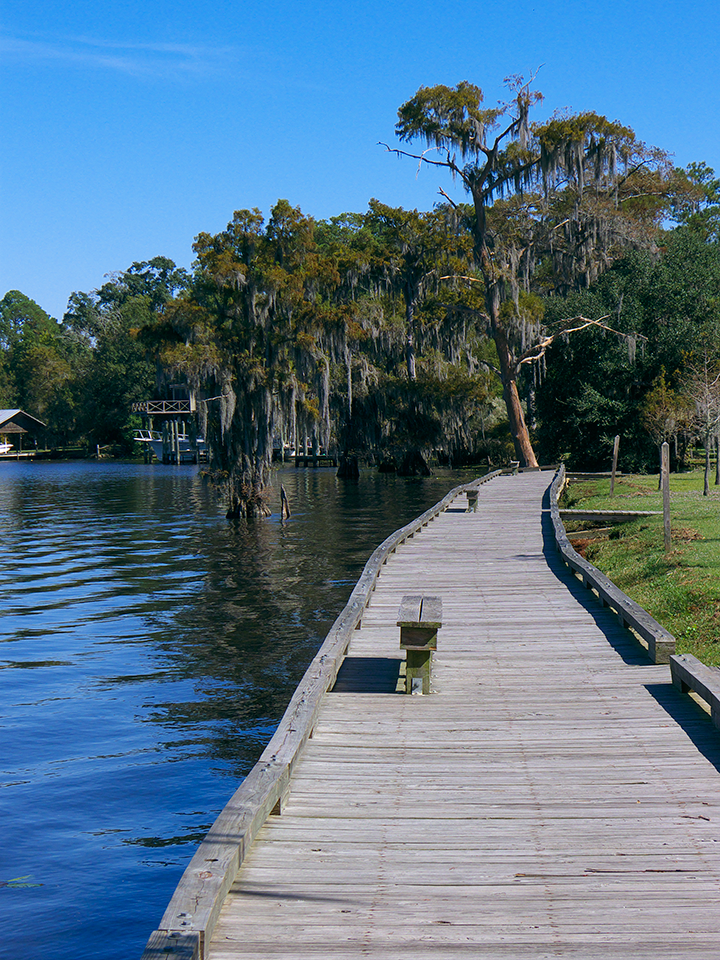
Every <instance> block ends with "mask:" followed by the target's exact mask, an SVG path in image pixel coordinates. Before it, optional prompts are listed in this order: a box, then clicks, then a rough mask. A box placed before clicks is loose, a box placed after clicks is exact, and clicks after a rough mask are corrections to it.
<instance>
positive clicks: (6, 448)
mask: <svg viewBox="0 0 720 960" xmlns="http://www.w3.org/2000/svg"><path fill="white" fill-rule="evenodd" d="M12 446H13V445H12V444H11V443H0V453H10V451H11V450H12Z"/></svg>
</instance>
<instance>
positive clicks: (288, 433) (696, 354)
mask: <svg viewBox="0 0 720 960" xmlns="http://www.w3.org/2000/svg"><path fill="white" fill-rule="evenodd" d="M540 100H541V96H540V94H539V93H538V92H537V91H535V90H534V89H533V87H532V83H525V82H524V81H523V80H522V79H520V78H511V79H510V80H509V81H508V98H507V102H505V103H503V104H500V105H498V106H495V107H492V108H486V107H485V106H484V99H483V93H482V91H481V90H480V88H479V87H477V86H474V85H473V84H469V83H460V84H458V85H457V86H455V87H447V86H435V87H423V88H421V89H420V90H419V91H418V92H417V93H416V94H415V96H414V97H413V98H411V99H410V100H408V101H407V102H406V103H405V104H403V105H402V106H401V107H400V109H399V111H398V121H397V126H396V133H397V135H398V137H399V139H400V141H401V143H403V145H404V146H403V148H402V149H399V148H393V147H390V146H388V147H387V149H388V150H389V151H391V152H393V153H396V154H398V155H400V156H401V157H406V158H408V159H411V160H412V161H413V163H414V164H420V165H423V166H425V167H429V168H432V171H433V172H434V173H437V175H438V176H439V177H440V178H441V181H442V178H443V177H445V178H449V179H455V180H456V181H459V182H460V183H461V184H462V185H463V187H464V188H465V190H466V192H467V195H468V202H462V203H461V202H456V201H454V200H452V199H451V198H450V196H449V194H448V193H447V192H446V190H445V186H447V179H446V180H445V181H444V183H445V186H443V182H441V184H440V191H439V195H440V200H439V202H438V204H437V205H436V206H435V208H434V209H433V210H431V211H426V212H421V211H417V210H403V209H402V208H397V207H390V206H387V205H385V204H383V203H381V202H380V201H379V200H375V199H373V200H371V201H370V203H369V205H368V209H367V211H365V212H363V213H344V214H341V215H339V216H337V217H332V218H330V219H329V220H326V221H316V220H314V219H313V218H312V217H310V216H308V215H307V214H305V213H303V212H302V211H301V210H300V209H299V208H298V207H294V206H292V205H291V204H290V203H289V202H288V201H287V200H279V201H278V202H277V203H276V204H275V206H274V207H273V208H272V210H271V211H270V214H269V216H268V218H267V220H265V218H264V217H263V215H262V213H261V212H260V211H259V210H257V209H252V210H239V211H236V212H235V213H234V215H233V217H232V219H231V220H230V222H229V223H228V225H227V228H226V229H225V230H223V231H221V232H220V233H217V234H214V235H212V234H208V233H200V234H199V235H198V237H197V238H196V240H195V243H194V248H193V249H194V253H195V261H194V264H193V267H192V270H191V271H190V272H186V271H184V270H181V269H179V268H177V267H176V266H175V264H174V263H172V261H170V260H167V259H166V258H163V257H157V258H155V259H153V260H150V261H147V262H142V263H134V264H132V265H131V267H130V268H129V269H128V270H127V271H125V272H123V273H120V274H117V275H114V276H111V277H109V278H107V280H106V282H105V283H104V284H103V285H102V286H101V287H100V288H99V289H98V290H95V291H92V292H90V293H74V294H73V295H72V296H71V298H70V301H69V304H68V310H67V312H66V314H65V316H64V317H63V320H62V322H60V323H57V322H56V321H54V320H52V319H51V318H49V317H48V316H47V315H46V314H44V312H43V311H42V310H41V309H40V308H39V307H38V306H37V305H36V304H34V303H33V302H32V301H30V300H28V298H26V297H24V296H23V295H22V294H20V293H18V292H17V291H11V292H10V293H8V294H6V296H5V297H4V298H3V300H2V301H0V403H2V405H3V406H20V407H23V408H24V409H27V410H28V412H30V413H33V414H34V415H35V416H38V417H39V418H41V419H44V420H46V421H47V422H48V423H49V424H50V427H51V430H52V432H53V436H54V437H55V438H56V440H57V442H69V441H70V440H71V439H78V438H82V439H85V440H86V441H88V442H90V443H116V444H118V445H120V446H123V445H125V447H127V446H128V445H129V444H130V443H131V436H132V427H133V426H136V425H138V424H137V423H134V422H133V419H132V416H131V414H130V409H131V406H132V404H133V403H134V402H137V401H140V400H144V399H148V398H150V397H152V396H156V395H158V391H162V390H164V389H167V388H168V386H169V384H170V383H178V382H182V383H185V384H187V385H188V387H189V388H190V389H191V390H193V391H194V393H195V395H196V396H197V398H198V400H199V409H200V411H201V420H202V423H201V429H202V430H203V432H204V434H205V436H206V441H207V444H208V448H209V450H210V463H209V473H210V475H211V476H212V477H213V479H214V481H215V482H216V483H217V484H218V485H219V486H221V487H222V488H223V490H224V495H225V497H226V500H227V510H228V515H230V516H241V515H252V514H258V513H263V512H264V511H265V510H266V504H265V493H264V491H265V488H266V486H267V483H268V478H269V471H270V464H271V461H272V455H273V449H277V448H278V446H282V445H287V446H289V447H294V448H296V449H297V448H299V447H301V446H303V445H305V444H306V443H309V444H310V445H311V446H313V447H314V449H315V450H316V451H317V450H320V449H324V450H328V449H333V450H336V451H337V452H338V453H339V454H340V455H341V457H342V458H343V469H345V470H349V471H352V469H353V465H354V463H355V458H357V457H372V458H373V459H374V460H375V461H376V462H377V463H378V464H379V465H381V466H382V468H384V469H399V470H400V471H401V472H413V471H418V470H424V469H426V466H427V461H428V460H429V459H430V457H432V456H439V457H441V458H445V459H446V460H449V461H451V462H454V463H458V462H467V461H477V460H479V459H486V460H488V461H489V462H491V463H495V462H502V461H503V460H507V459H510V458H512V459H517V460H519V461H520V462H521V463H523V464H525V465H531V466H532V465H536V464H537V462H538V459H540V460H544V461H545V462H550V461H554V460H557V459H560V458H562V459H564V460H567V461H568V462H569V463H570V464H571V465H577V466H579V465H583V466H587V467H597V466H600V465H604V464H605V463H606V462H607V460H608V456H609V450H610V449H611V445H612V438H613V437H614V436H615V434H617V433H620V434H621V435H622V436H623V438H624V442H623V448H622V449H623V454H622V456H623V468H624V469H640V470H642V469H650V468H652V467H653V466H654V464H655V459H656V448H655V445H656V443H657V442H658V437H659V436H660V435H661V434H662V436H663V439H665V438H667V437H672V439H673V441H674V444H675V451H676V455H677V457H678V459H679V460H682V456H683V451H684V449H685V446H686V445H687V442H688V440H689V438H690V437H692V436H693V435H695V434H698V433H699V434H701V435H702V437H703V438H704V442H705V444H706V446H707V447H708V449H709V446H710V438H711V436H714V435H715V433H717V425H718V422H720V402H719V403H718V407H719V412H718V413H717V414H716V413H715V412H714V411H715V407H714V406H713V403H714V400H713V399H712V398H713V397H714V394H715V393H718V394H720V390H718V389H717V381H716V374H717V372H718V367H717V364H718V356H719V351H718V344H719V342H720V341H719V340H718V330H717V326H718V305H719V304H720V247H719V240H720V213H719V211H720V182H719V181H718V180H717V179H716V178H715V175H714V171H713V170H712V169H711V168H709V167H707V166H706V165H705V164H701V163H700V164H692V165H691V166H690V167H688V168H687V169H686V170H679V169H677V168H675V167H674V166H673V165H672V163H671V160H670V158H669V157H668V156H667V155H666V154H664V153H663V152H662V151H660V150H657V149H655V148H649V147H647V146H646V145H645V144H643V143H641V142H640V141H638V140H637V138H636V137H635V135H634V133H633V131H632V130H631V129H630V128H629V127H626V126H623V125H621V124H619V123H617V122H614V121H608V120H607V118H605V117H602V116H599V115H597V114H594V113H583V114H577V115H569V114H556V115H554V116H553V117H552V118H551V119H550V120H548V121H545V122H542V123H534V122H533V121H532V113H533V111H534V110H535V109H536V108H537V106H538V104H539V103H540ZM405 145H407V148H405ZM416 145H417V146H416ZM409 173H410V170H409ZM703 378H704V380H703ZM703 382H704V384H705V387H704V389H705V393H704V394H703V386H702V384H703ZM703 396H704V397H705V399H704V400H703V399H702V397H703ZM708 398H710V399H708ZM703 404H704V406H703ZM665 408H667V410H665ZM702 409H704V411H705V412H704V413H702ZM663 410H665V413H663ZM703 418H704V419H703ZM660 442H661V441H660Z"/></svg>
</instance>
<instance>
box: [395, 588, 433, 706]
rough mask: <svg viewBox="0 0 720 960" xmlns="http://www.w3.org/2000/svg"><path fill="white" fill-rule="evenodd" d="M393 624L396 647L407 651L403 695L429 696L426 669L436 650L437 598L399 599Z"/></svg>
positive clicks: (413, 597)
mask: <svg viewBox="0 0 720 960" xmlns="http://www.w3.org/2000/svg"><path fill="white" fill-rule="evenodd" d="M397 625H398V626H399V627H400V647H401V649H403V650H405V651H407V663H406V667H405V669H406V674H405V692H406V693H430V667H431V664H432V653H433V650H437V632H438V630H439V629H440V627H441V626H442V599H441V598H440V597H423V596H407V597H403V598H402V602H401V604H400V611H399V613H398V620H397Z"/></svg>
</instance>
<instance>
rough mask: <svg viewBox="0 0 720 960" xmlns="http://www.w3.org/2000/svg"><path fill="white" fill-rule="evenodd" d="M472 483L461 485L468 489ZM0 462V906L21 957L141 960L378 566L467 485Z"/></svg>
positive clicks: (442, 476) (454, 479) (286, 472)
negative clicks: (296, 693) (357, 590)
mask: <svg viewBox="0 0 720 960" xmlns="http://www.w3.org/2000/svg"><path fill="white" fill-rule="evenodd" d="M469 476H470V475H469V474H465V475H464V477H465V479H467V478H468V477H469ZM281 479H282V482H283V484H284V485H285V488H286V490H287V492H288V495H289V497H290V502H291V506H292V509H293V516H292V517H291V519H290V521H289V522H287V523H281V522H280V518H279V515H278V513H277V512H276V513H275V514H273V516H272V517H271V518H269V519H268V520H264V521H254V522H252V521H251V522H245V521H240V522H234V523H231V522H228V521H226V520H225V518H224V515H223V511H222V509H220V507H219V506H218V503H217V501H216V500H215V498H214V496H213V493H212V491H210V490H208V489H207V487H206V486H205V484H204V483H203V482H202V480H201V478H200V475H199V473H198V471H197V468H195V467H163V466H160V465H157V464H156V465H149V466H148V465H141V464H122V463H12V462H4V463H2V464H0V530H1V531H2V551H1V552H0V588H1V590H2V605H1V607H0V823H1V824H2V843H1V844H0V907H1V908H2V911H3V919H4V922H3V935H2V943H3V951H2V952H3V954H4V955H6V956H8V957H13V958H14V960H41V958H42V960H83V958H98V960H115V958H118V960H119V958H122V960H132V958H133V957H137V958H139V957H140V955H141V953H142V950H143V947H144V945H145V942H146V940H147V937H148V936H149V934H150V933H151V931H152V930H153V929H154V928H155V927H156V926H157V924H158V923H159V920H160V917H161V916H162V913H163V911H164V909H165V906H166V904H167V901H168V900H169V898H170V895H171V894H172V891H173V889H174V888H175V885H176V883H177V881H178V880H179V878H180V875H181V874H182V872H183V870H184V868H185V866H186V864H187V862H188V861H189V859H190V858H191V856H192V854H193V852H194V850H195V848H196V846H197V844H198V843H199V842H200V840H201V839H202V837H203V836H204V834H205V832H206V831H207V829H208V827H209V826H210V824H211V823H212V821H213V820H214V819H215V816H216V815H217V813H218V812H219V811H220V809H221V808H222V807H223V806H224V804H225V802H226V801H227V800H228V799H229V797H230V795H231V794H232V792H233V791H234V789H235V788H236V786H237V784H238V782H239V781H240V780H241V779H242V777H243V776H244V775H245V774H246V773H247V771H248V770H249V769H250V768H251V767H252V765H253V764H254V762H255V761H256V759H257V757H258V756H259V755H260V753H261V752H262V749H263V747H264V746H265V744H266V743H267V741H268V740H269V739H270V737H271V736H272V733H273V731H274V729H275V727H276V725H277V723H278V721H279V719H280V717H281V716H282V713H283V711H284V709H285V707H286V705H287V702H288V701H289V699H290V696H291V695H292V692H293V690H294V689H295V687H296V685H297V683H298V681H299V680H300V678H301V676H302V674H303V673H304V671H305V669H306V667H307V665H308V663H309V662H310V660H311V659H312V657H313V655H314V653H315V651H316V650H317V648H318V646H319V645H320V643H321V642H322V640H323V638H324V636H325V634H326V632H327V630H328V628H329V627H330V625H331V624H332V622H333V620H334V619H335V617H336V615H337V614H338V613H339V611H340V610H341V609H342V607H343V605H344V603H345V601H346V599H347V597H348V595H349V593H350V591H351V590H352V587H353V584H354V583H355V580H356V579H357V577H358V575H359V573H360V571H361V570H362V567H363V564H364V563H365V561H366V560H367V558H368V556H369V555H370V553H371V552H372V550H373V549H374V548H375V546H377V545H378V544H379V543H380V542H381V541H382V540H383V539H384V538H385V537H386V536H388V535H389V534H390V533H391V532H392V531H393V530H395V529H397V528H398V527H400V526H402V525H403V524H404V523H406V522H408V521H409V520H411V519H412V518H413V517H415V516H417V515H418V514H419V513H421V512H422V511H423V510H425V509H426V508H427V507H428V506H430V505H431V504H433V503H435V502H436V501H437V500H439V499H441V498H442V497H443V496H444V495H445V493H446V492H447V491H448V490H449V489H450V488H451V487H452V486H454V485H455V484H457V483H459V482H460V481H461V479H463V476H462V475H461V474H459V473H450V472H449V471H444V472H443V471H441V472H439V474H438V475H437V476H434V477H432V478H427V479H423V480H415V481H411V480H402V479H400V478H395V477H384V476H379V475H376V474H371V473H370V472H368V473H366V474H364V475H363V476H361V479H360V481H359V482H358V483H344V482H342V481H338V480H337V479H336V478H335V475H334V471H333V470H331V469H316V470H310V469H307V470H306V469H300V470H296V469H294V468H291V467H283V468H280V470H279V471H277V472H276V474H275V479H274V489H275V494H276V495H275V502H274V504H273V506H274V509H275V510H276V511H278V510H279V483H280V480H281Z"/></svg>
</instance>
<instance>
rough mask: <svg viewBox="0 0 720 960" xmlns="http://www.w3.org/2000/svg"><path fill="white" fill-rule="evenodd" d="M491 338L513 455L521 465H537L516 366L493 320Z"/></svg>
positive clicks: (498, 326)
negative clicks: (513, 449)
mask: <svg viewBox="0 0 720 960" xmlns="http://www.w3.org/2000/svg"><path fill="white" fill-rule="evenodd" d="M493 339H494V340H495V346H496V348H497V352H498V359H499V360H500V375H501V377H502V385H503V399H504V401H505V407H506V408H507V415H508V423H509V424H510V433H511V434H512V438H513V443H514V445H515V456H516V457H517V459H518V460H519V461H520V465H521V466H523V467H537V465H538V462H537V459H536V457H535V451H534V450H533V448H532V444H531V443H530V434H529V432H528V428H527V425H526V423H525V416H524V414H523V408H522V404H521V403H520V394H519V393H518V388H517V368H516V366H515V362H514V360H513V358H512V356H511V354H510V348H509V347H508V342H507V337H506V336H505V331H504V330H503V328H502V327H501V326H500V324H499V323H495V322H493Z"/></svg>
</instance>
